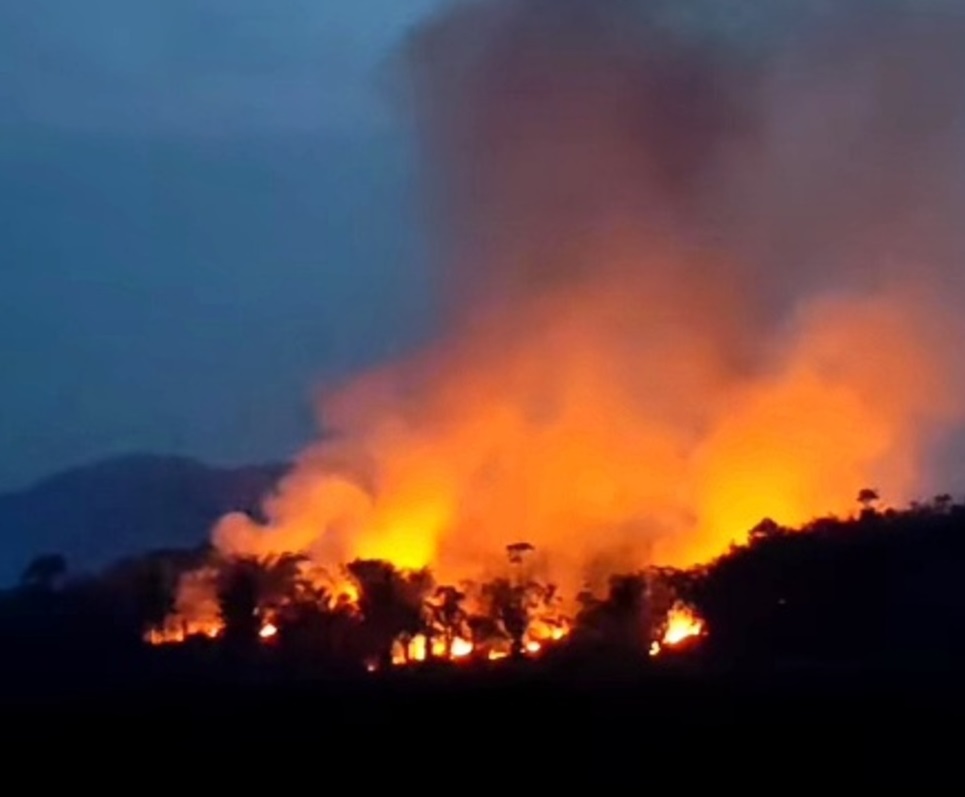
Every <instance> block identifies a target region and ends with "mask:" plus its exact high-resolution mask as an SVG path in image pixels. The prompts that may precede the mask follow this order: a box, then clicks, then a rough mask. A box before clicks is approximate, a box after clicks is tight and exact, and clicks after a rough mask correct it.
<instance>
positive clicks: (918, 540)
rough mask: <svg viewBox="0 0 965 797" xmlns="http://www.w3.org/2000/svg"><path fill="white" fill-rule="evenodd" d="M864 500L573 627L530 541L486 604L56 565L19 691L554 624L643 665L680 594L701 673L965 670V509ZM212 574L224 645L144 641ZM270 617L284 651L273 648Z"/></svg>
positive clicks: (372, 582)
mask: <svg viewBox="0 0 965 797" xmlns="http://www.w3.org/2000/svg"><path fill="white" fill-rule="evenodd" d="M859 498H860V500H861V502H862V505H863V508H862V510H861V512H860V514H859V515H858V516H857V517H854V518H847V519H844V518H833V517H829V518H823V519H819V520H815V521H814V522H812V523H810V524H808V525H807V526H805V527H803V528H801V529H788V528H783V527H781V526H779V525H777V524H776V523H774V522H772V521H769V520H765V521H762V522H761V523H760V524H759V525H758V526H757V527H755V528H754V529H753V530H751V531H750V533H749V536H748V539H747V543H746V544H744V545H741V546H736V547H734V548H733V549H732V550H730V551H729V552H727V553H726V554H725V555H723V556H721V557H720V558H719V559H717V560H716V561H714V562H712V563H710V564H709V565H707V566H704V567H700V568H695V569H692V570H689V571H676V570H667V569H655V570H647V571H643V572H634V573H627V574H619V575H615V576H614V577H613V578H612V579H611V582H610V585H609V591H608V592H607V594H604V595H591V594H589V593H587V594H583V595H580V596H579V597H578V607H577V609H576V610H575V611H573V612H572V616H569V617H566V616H564V614H563V612H562V609H561V603H560V596H559V595H558V594H557V592H556V590H555V588H554V587H553V585H551V584H544V583H541V582H539V581H538V580H536V579H533V578H532V577H531V576H530V574H529V573H528V571H527V568H526V559H527V556H528V551H529V550H530V549H529V546H527V545H526V544H525V543H523V544H520V545H515V546H510V547H509V549H508V550H507V553H508V556H509V560H510V561H509V562H508V563H507V576H506V577H505V578H501V579H496V580H494V581H492V582H489V583H486V584H479V585H473V586H472V590H471V594H467V592H469V590H467V589H466V588H465V587H464V586H459V587H457V586H455V585H445V584H438V583H436V582H435V581H434V579H433V577H432V574H431V573H429V572H427V571H419V572H403V571H399V570H397V569H396V568H394V567H393V566H392V565H391V564H389V563H386V562H378V561H358V562H354V563H351V564H350V565H348V567H347V569H346V574H345V575H346V576H347V577H348V578H349V579H350V582H351V583H352V584H353V585H354V586H355V591H356V593H357V594H356V595H355V596H352V597H351V598H349V597H348V596H345V595H343V594H339V593H338V591H337V590H329V589H326V588H325V587H322V586H319V583H320V582H319V580H318V579H316V578H313V577H311V575H310V574H306V570H305V566H304V562H303V561H302V560H300V559H299V558H298V557H294V556H286V557H280V558H274V559H269V560H261V561H259V560H254V559H239V560H225V559H221V558H219V557H218V556H217V554H216V553H215V552H213V551H212V550H210V549H208V548H207V547H201V548H199V549H197V550H194V551H160V552H155V553H151V554H149V555H147V556H144V557H141V558H138V559H133V560H128V561H124V562H119V563H118V564H117V565H115V566H114V567H112V568H110V569H108V570H107V571H106V572H104V573H102V574H99V575H98V576H96V577H87V578H71V576H70V573H69V570H68V567H67V564H68V563H66V562H65V561H64V560H63V558H62V557H59V556H57V555H47V556H43V557H38V559H36V560H34V561H33V562H31V563H30V565H29V566H28V567H27V568H26V569H25V571H24V574H23V579H22V583H21V584H19V585H18V586H17V587H15V588H13V589H10V590H7V591H5V592H4V593H2V594H0V638H2V639H3V640H4V653H3V660H2V661H3V667H4V668H5V669H6V670H7V675H8V677H7V678H6V679H4V680H5V683H6V684H7V685H8V686H10V687H11V688H14V689H16V688H17V687H16V684H18V683H22V682H23V681H24V680H29V681H32V682H33V681H38V682H39V681H51V682H53V681H56V682H57V683H59V684H61V685H63V684H68V683H71V682H72V680H71V679H73V680H77V679H80V680H84V679H93V680H97V679H107V680H111V679H115V680H116V679H118V678H125V677H142V676H143V675H144V674H145V673H152V672H154V673H162V672H163V673H167V674H170V673H181V674H197V673H203V674H208V675H211V676H212V677H217V675H218V674H219V673H221V672H223V671H227V670H230V671H232V672H242V671H243V672H247V673H258V672H262V673H268V672H272V673H283V674H286V675H304V676H306V677H314V676H317V675H323V674H325V673H326V672H328V673H336V672H337V673H346V672H360V671H363V670H364V668H365V667H366V666H369V667H371V666H372V664H373V662H374V663H376V664H377V665H378V666H380V667H382V668H385V667H388V665H389V663H390V660H391V658H392V656H393V652H395V653H396V654H397V653H398V651H399V649H400V647H401V649H402V650H403V651H404V652H407V651H409V650H410V645H408V644H407V643H409V642H411V641H412V640H414V639H415V638H416V637H419V636H421V637H422V638H423V642H424V644H425V649H426V650H427V651H428V653H429V655H428V656H427V658H429V659H436V660H442V659H447V658H449V657H450V655H451V654H452V653H453V646H454V645H455V644H457V642H460V641H465V640H469V641H470V642H472V643H473V644H476V645H477V646H478V648H479V649H480V650H485V649H493V648H494V646H497V647H498V646H502V647H501V649H503V650H505V651H506V652H507V655H510V656H512V655H516V656H520V655H522V654H523V653H524V652H525V646H526V644H527V643H526V640H527V639H529V638H530V637H531V634H532V632H533V630H534V624H539V627H540V632H541V634H542V635H543V637H544V638H546V639H547V640H548V641H550V642H553V639H552V637H553V636H554V628H556V627H559V628H560V629H563V628H566V629H567V631H568V633H567V634H566V636H565V637H563V635H562V633H560V634H559V636H560V637H562V638H561V639H559V640H557V641H555V643H554V644H548V645H547V646H546V651H544V652H545V653H546V654H547V656H555V657H556V658H558V659H563V658H565V657H566V656H570V657H584V658H585V657H591V658H592V657H595V658H596V659H598V660H607V659H609V660H611V661H612V662H621V663H623V664H627V663H632V664H633V666H636V665H637V664H638V663H642V662H645V661H647V660H648V658H649V657H648V655H647V654H648V652H649V647H650V644H651V641H652V640H653V639H655V638H658V637H659V634H660V632H661V624H662V623H663V622H665V619H666V614H667V611H668V609H669V608H670V607H671V606H672V605H673V604H674V603H675V602H676V601H680V600H683V601H686V602H687V603H689V604H691V605H692V606H693V607H694V608H695V609H696V611H697V612H698V613H699V614H700V615H701V616H702V617H703V618H704V619H705V621H706V625H707V629H708V633H707V634H706V636H705V637H703V638H701V639H699V640H698V641H697V643H695V644H694V645H692V646H691V649H690V650H687V651H686V655H687V656H688V657H689V659H690V660H692V661H695V662H697V663H701V662H703V663H707V662H710V663H712V664H730V663H736V664H740V663H761V662H775V661H781V662H792V663H803V664H813V665H822V664H830V663H836V662H837V663H840V662H854V663H862V662H865V663H866V662H882V663H899V664H900V663H903V662H908V661H914V662H919V663H920V662H922V661H926V660H927V661H935V662H955V661H961V660H962V659H963V654H965V646H963V643H962V642H961V639H960V633H959V631H958V629H959V628H961V627H962V622H963V621H965V588H963V587H962V586H961V581H960V578H959V574H960V573H961V569H962V566H963V565H965V506H963V505H960V504H956V503H955V502H953V501H952V500H951V498H950V497H948V496H938V497H936V499H934V500H933V501H930V502H927V503H924V504H915V505H912V506H911V507H909V508H907V509H903V510H900V511H899V510H885V511H881V510H879V509H877V508H876V503H877V496H875V495H874V494H873V493H871V492H870V491H862V494H861V495H860V496H859ZM203 567H207V568H209V569H210V572H212V573H213V574H214V575H213V577H214V579H215V583H214V587H215V591H216V600H217V611H218V613H219V614H220V621H221V622H222V623H223V631H222V633H220V634H219V636H218V637H217V638H214V639H212V638H208V637H207V636H205V635H199V636H197V637H196V638H192V639H189V640H187V641H186V642H185V643H184V644H179V645H172V646H160V647H152V646H151V645H148V644H146V643H145V641H144V637H145V632H146V631H147V630H149V629H151V628H156V627H159V626H161V625H163V623H164V621H165V618H167V617H169V616H170V615H171V613H172V611H173V610H174V608H175V595H176V589H177V585H178V582H179V579H180V577H181V576H182V574H184V573H187V572H192V571H196V570H198V569H199V568H203ZM268 620H270V622H271V624H272V638H271V640H270V644H266V643H265V641H264V639H263V638H262V637H263V631H264V628H265V624H266V622H267V621H268ZM433 651H434V652H435V655H434V656H433V655H432V654H433ZM679 655H683V654H679ZM226 668H227V669H226ZM65 674H66V675H65ZM66 676H70V677H66ZM11 685H13V686H11Z"/></svg>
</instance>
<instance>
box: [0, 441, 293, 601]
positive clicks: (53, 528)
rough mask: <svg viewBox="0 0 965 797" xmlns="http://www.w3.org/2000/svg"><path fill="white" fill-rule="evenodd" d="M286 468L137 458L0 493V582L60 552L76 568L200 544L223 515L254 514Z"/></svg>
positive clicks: (175, 458) (79, 469)
mask: <svg viewBox="0 0 965 797" xmlns="http://www.w3.org/2000/svg"><path fill="white" fill-rule="evenodd" d="M285 468H286V466H285V465H280V464H267V465H260V466H250V467H242V468H214V467H209V466H207V465H205V464H203V463H201V462H197V461H195V460H192V459H187V458H183V457H165V456H153V455H147V454H145V455H134V456H126V457H119V458H115V459H109V460H105V461H102V462H98V463H95V464H92V465H89V466H86V467H81V468H75V469H72V470H69V471H64V472H63V473H59V474H57V475H55V476H52V477H50V478H48V479H45V480H43V481H41V482H39V483H38V484H36V485H34V486H33V487H31V488H29V489H27V490H23V491H21V492H16V493H8V494H6V495H0V584H8V583H10V582H11V581H13V580H15V579H16V578H18V577H19V574H20V572H21V571H22V569H23V567H24V565H25V564H26V563H27V561H29V560H30V559H31V558H33V557H34V556H36V555H37V554H40V553H47V552H56V553H62V554H64V555H65V556H66V557H67V561H68V564H69V566H70V568H71V569H72V570H76V569H89V568H98V567H101V566H103V565H105V564H107V563H109V562H110V561H112V560H114V559H117V558H118V557H121V556H127V555H131V554H137V553H141V552H144V551H147V550H150V549H153V548H159V547H179V546H195V545H198V544H200V543H202V542H203V541H204V540H205V539H206V538H207V535H208V533H209V531H210V529H211V526H212V524H213V523H214V522H215V521H216V520H217V519H218V517H220V516H221V515H222V514H224V513H225V512H229V511H231V510H244V511H254V510H255V509H256V508H257V506H258V504H259V499H260V498H261V497H262V496H264V495H265V494H266V493H267V492H269V491H270V490H271V488H272V487H273V485H274V484H275V482H276V481H277V479H278V478H279V477H280V476H281V475H282V474H283V473H284V471H285Z"/></svg>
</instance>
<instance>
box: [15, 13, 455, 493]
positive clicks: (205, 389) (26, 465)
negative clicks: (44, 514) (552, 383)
mask: <svg viewBox="0 0 965 797" xmlns="http://www.w3.org/2000/svg"><path fill="white" fill-rule="evenodd" d="M438 4H439V0H418V2H411V0H407V2H405V3H400V2H398V0H359V2H352V3H348V2H346V3H319V2H315V1H314V0H288V1H287V2H285V3H278V2H274V0H230V1H229V0H204V2H198V0H166V2H164V3H158V2H156V0H89V1H88V2H85V3H80V4H78V3H76V2H74V0H31V2H29V3H12V4H10V3H8V4H2V5H0V107H2V108H3V109H4V110H3V113H2V114H0V220H2V221H0V257H2V265H0V373H2V374H3V389H2V390H0V419H2V422H0V490H2V489H10V488H15V487H18V486H20V485H23V484H25V483H27V482H29V481H31V480H32V479H34V478H36V477H37V476H40V475H43V474H46V473H48V472H50V471H52V470H55V469H58V468H60V467H63V466H66V465H71V464H75V463H80V462H84V461H87V460H90V459H95V458H98V457H101V456H105V455H109V454H112V453H117V452H123V451H130V450H151V451H161V452H182V453H189V454H194V455H198V456H201V457H204V458H207V459H211V460H214V461H242V460H258V459H263V458H270V457H277V456H284V455H286V454H288V453H289V452H291V451H293V450H295V449H297V448H298V447H299V446H300V445H301V444H302V443H304V442H305V441H306V440H307V438H308V436H309V435H310V434H311V432H312V427H313V423H314V421H313V419H312V414H311V392H312V389H313V387H314V385H315V384H316V383H317V382H318V381H319V380H320V379H324V378H328V377H331V376H333V375H338V374H342V373H345V372H347V371H349V370H351V369H353V368H357V367H359V366H360V365H363V364H365V363H367V362H370V361H372V360H374V359H377V358H379V357H382V356H385V355H386V354H387V353H389V352H391V351H392V350H393V348H397V347H400V346H405V345H407V343H408V342H410V341H411V340H413V339H414V338H415V337H417V336H418V335H419V334H420V333H421V332H422V331H423V330H424V328H425V326H426V323H427V313H428V308H429V291H428V289H427V285H426V281H425V275H424V268H423V258H422V256H421V252H420V246H421V242H420V228H419V222H418V218H417V215H416V214H417V206H416V204H415V203H414V202H413V192H414V185H413V182H414V165H413V159H412V157H411V156H410V152H409V141H408V139H407V136H406V135H405V132H404V129H403V127H402V125H401V123H400V122H399V121H398V120H397V119H396V118H395V117H394V116H393V114H392V111H391V107H390V103H389V102H388V101H387V97H386V96H384V95H383V93H382V92H381V90H380V87H382V86H384V85H385V81H384V80H383V78H384V77H385V76H386V73H387V69H386V66H385V61H386V59H388V58H389V57H390V56H391V54H392V52H393V50H394V48H395V47H396V45H397V43H398V42H399V40H400V39H401V38H402V36H403V35H404V34H405V32H406V30H407V29H408V28H409V27H410V26H411V25H412V24H414V23H415V22H416V21H417V20H418V19H420V18H421V17H423V16H425V15H426V14H427V13H428V12H429V10H430V9H431V8H433V7H435V6H436V5H438Z"/></svg>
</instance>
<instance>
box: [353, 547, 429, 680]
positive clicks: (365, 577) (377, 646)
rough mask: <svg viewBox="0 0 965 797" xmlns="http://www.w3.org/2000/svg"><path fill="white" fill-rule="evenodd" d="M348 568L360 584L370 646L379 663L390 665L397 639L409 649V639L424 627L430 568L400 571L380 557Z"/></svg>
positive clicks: (361, 603) (364, 629)
mask: <svg viewBox="0 0 965 797" xmlns="http://www.w3.org/2000/svg"><path fill="white" fill-rule="evenodd" d="M347 570H348V573H349V574H350V575H351V577H352V578H353V579H354V580H355V582H356V583H357V584H358V587H359V591H360V594H359V603H358V605H359V611H360V612H361V615H362V630H363V632H364V633H365V636H366V639H367V647H369V649H370V652H371V654H373V655H374V656H375V657H376V658H377V659H378V661H379V664H380V666H382V667H388V666H391V664H392V647H393V644H394V643H395V642H396V640H402V643H403V647H404V649H405V650H406V651H408V642H409V641H411V640H412V639H413V638H414V637H415V636H416V635H417V634H419V633H420V632H421V631H423V630H424V628H425V623H424V617H423V604H424V602H425V598H426V595H428V594H429V592H430V590H431V589H432V576H431V575H430V574H429V572H428V571H427V570H419V571H413V572H404V571H400V570H397V569H396V568H395V567H394V566H393V565H392V564H390V563H388V562H383V561H379V560H356V561H354V562H352V563H351V564H350V565H348V568H347Z"/></svg>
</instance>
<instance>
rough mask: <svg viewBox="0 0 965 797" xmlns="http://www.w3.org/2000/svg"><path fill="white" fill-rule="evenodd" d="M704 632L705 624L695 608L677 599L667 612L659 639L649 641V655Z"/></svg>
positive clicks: (655, 654)
mask: <svg viewBox="0 0 965 797" xmlns="http://www.w3.org/2000/svg"><path fill="white" fill-rule="evenodd" d="M705 632H706V624H705V623H704V620H703V619H702V618H701V617H700V616H699V615H698V614H697V611H696V609H694V608H693V607H692V606H688V605H687V604H685V603H681V602H679V601H678V602H677V603H675V604H674V605H673V606H672V607H671V608H670V611H669V612H668V613H667V619H666V622H665V627H664V631H663V635H662V636H661V638H660V641H659V642H658V641H654V642H652V643H651V645H650V655H651V656H658V655H660V653H661V652H662V651H663V650H665V649H666V648H674V647H678V646H680V645H682V644H684V643H685V642H687V641H689V640H691V639H696V638H697V637H700V636H702V635H703V634H704V633H705Z"/></svg>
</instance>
